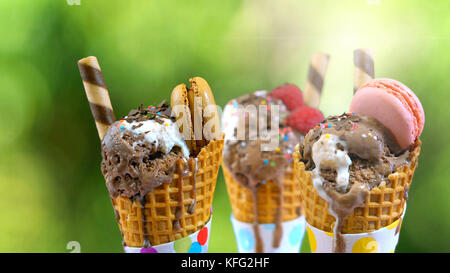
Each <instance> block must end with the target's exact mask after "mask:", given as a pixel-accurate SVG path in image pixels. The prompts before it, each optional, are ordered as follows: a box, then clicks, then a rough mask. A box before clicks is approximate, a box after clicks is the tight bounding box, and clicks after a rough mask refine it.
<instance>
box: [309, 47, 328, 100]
mask: <svg viewBox="0 0 450 273" xmlns="http://www.w3.org/2000/svg"><path fill="white" fill-rule="evenodd" d="M329 59H330V56H329V55H327V54H324V53H314V54H313V55H312V56H311V63H310V64H309V71H308V80H307V81H306V85H305V102H306V104H307V105H308V106H310V107H314V108H318V107H319V103H320V96H321V94H322V88H323V81H324V79H325V74H326V73H327V67H328V60H329Z"/></svg>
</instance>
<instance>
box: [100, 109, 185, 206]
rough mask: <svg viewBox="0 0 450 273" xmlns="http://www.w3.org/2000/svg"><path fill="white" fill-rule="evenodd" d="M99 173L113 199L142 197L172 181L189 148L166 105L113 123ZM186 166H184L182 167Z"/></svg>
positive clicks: (104, 142)
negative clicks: (100, 172)
mask: <svg viewBox="0 0 450 273" xmlns="http://www.w3.org/2000/svg"><path fill="white" fill-rule="evenodd" d="M102 156H103V160H102V172H103V175H104V176H105V179H106V185H107V187H108V190H109V192H110V195H111V197H112V198H115V197H116V196H118V195H121V196H124V197H129V198H131V197H134V196H136V195H140V196H145V195H146V194H147V193H148V192H150V191H152V190H153V189H154V188H156V187H158V186H160V185H161V184H162V183H165V182H169V181H171V180H172V175H173V174H174V172H175V170H176V168H177V162H179V161H180V160H181V161H182V162H183V163H186V162H187V160H188V159H189V149H188V147H187V145H186V142H185V140H184V137H183V135H182V134H181V133H180V131H179V130H178V126H177V124H176V123H175V122H174V121H173V119H172V117H171V109H170V108H169V107H168V105H166V104H161V105H160V106H157V107H149V109H146V108H142V107H139V109H138V110H132V111H130V113H129V114H128V116H125V117H124V118H123V119H121V120H119V121H116V122H114V123H113V124H112V125H111V127H110V128H109V129H108V131H107V133H106V135H105V138H104V139H103V142H102ZM184 165H185V164H184Z"/></svg>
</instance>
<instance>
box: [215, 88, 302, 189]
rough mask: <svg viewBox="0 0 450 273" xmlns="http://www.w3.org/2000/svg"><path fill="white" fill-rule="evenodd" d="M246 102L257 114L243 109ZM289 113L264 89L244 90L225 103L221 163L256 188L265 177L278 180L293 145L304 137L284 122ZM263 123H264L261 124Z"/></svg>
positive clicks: (280, 102) (246, 184)
mask: <svg viewBox="0 0 450 273" xmlns="http://www.w3.org/2000/svg"><path fill="white" fill-rule="evenodd" d="M249 106H250V107H254V108H253V109H254V110H256V117H252V116H251V114H248V113H245V112H243V110H244V109H246V107H249ZM274 106H277V107H278V111H277V112H276V113H275V112H273V107H274ZM240 107H241V108H240ZM260 107H262V108H264V111H267V112H266V113H267V115H264V114H262V111H261V108H260ZM247 109H251V108H247ZM288 115H289V111H288V109H287V108H286V106H285V105H284V103H283V102H282V101H281V100H278V99H276V98H272V97H270V96H268V95H267V93H266V92H265V91H257V92H254V93H251V94H245V95H243V96H241V97H239V98H237V99H235V100H232V101H231V102H230V103H228V104H227V106H226V107H225V110H224V114H223V118H222V124H223V128H224V132H225V147H224V153H223V159H224V164H225V166H226V167H227V168H228V169H229V170H230V172H231V173H232V174H233V177H234V178H235V179H236V181H238V182H239V183H241V184H242V185H243V186H245V187H248V188H257V187H258V186H259V185H261V184H264V183H265V182H266V181H278V180H280V177H282V176H283V173H284V171H285V170H286V168H287V166H288V164H289V163H290V155H291V153H292V152H293V151H294V148H295V145H296V144H297V143H298V142H299V141H302V140H303V136H302V135H301V134H300V132H298V131H296V130H293V129H292V128H291V127H289V126H287V124H286V122H285V119H286V117H287V116H288ZM260 119H261V120H263V122H261V121H260ZM264 123H265V124H266V126H265V127H264V128H263V127H261V128H260V125H261V124H264ZM239 126H243V128H245V129H244V130H242V128H239ZM239 130H242V131H239ZM240 132H241V133H240ZM242 132H243V133H242ZM270 143H272V144H275V145H274V146H271V145H270Z"/></svg>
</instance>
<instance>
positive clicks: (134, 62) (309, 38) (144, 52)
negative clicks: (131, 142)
mask: <svg viewBox="0 0 450 273" xmlns="http://www.w3.org/2000/svg"><path fill="white" fill-rule="evenodd" d="M69 2H70V1H69ZM80 2H81V5H79V6H77V5H68V2H67V1H66V0H58V1H55V0H47V1H45V0H40V1H26V0H9V1H7V0H4V1H1V2H0V23H1V24H2V26H3V27H2V28H0V35H1V37H2V39H1V41H0V60H1V61H0V86H1V89H0V114H1V116H2V117H3V118H4V121H3V122H2V128H3V130H2V134H1V135H0V148H1V150H2V154H1V155H0V195H1V196H0V207H1V209H0V218H1V219H3V224H2V225H1V226H0V234H1V235H0V251H2V252H23V251H26V252H68V250H67V249H66V244H67V243H68V242H69V241H78V242H80V244H81V251H82V252H121V251H122V248H121V236H120V232H119V229H118V227H117V224H116V222H115V218H114V215H113V210H112V209H111V202H110V200H109V196H108V194H107V191H106V187H105V185H104V180H103V177H102V175H101V172H100V160H101V156H100V143H99V141H98V136H97V133H96V129H95V124H94V122H93V120H92V117H91V114H90V110H89V106H88V103H87V101H86V97H85V94H84V91H83V86H82V83H81V80H80V76H79V72H78V69H77V65H76V62H77V60H78V59H80V58H82V57H85V56H89V55H95V56H97V57H98V59H99V62H100V65H101V67H102V70H103V73H104V77H105V81H106V83H107V85H108V86H109V90H110V96H111V100H112V103H113V106H114V110H115V112H116V115H117V116H121V115H124V114H126V113H127V111H128V109H131V108H132V107H135V106H137V105H138V104H139V103H144V104H154V103H158V102H159V101H161V100H162V99H163V98H166V99H167V98H169V94H170V92H171V90H172V88H173V87H174V86H175V85H177V84H178V83H181V82H187V80H188V78H189V77H192V76H196V75H199V76H202V77H204V78H206V79H207V80H208V82H209V83H210V84H211V86H212V88H213V91H214V94H215V97H216V102H217V103H218V104H220V105H225V103H226V102H227V101H228V100H230V99H231V98H233V97H236V96H238V95H240V94H243V93H245V92H250V91H253V90H261V89H269V90H270V89H272V88H274V87H276V86H277V85H279V84H282V83H284V82H292V83H295V84H298V85H299V86H300V87H302V86H304V84H305V81H306V75H307V69H308V66H309V57H310V56H311V54H312V53H313V52H315V51H323V52H327V53H329V54H330V55H331V59H330V64H329V67H328V73H327V77H326V80H325V86H324V91H323V96H322V101H321V107H320V108H321V110H322V111H323V112H324V114H325V115H330V114H338V113H341V112H344V111H346V110H347V108H348V105H349V102H350V100H351V96H352V84H353V65H352V54H353V53H352V51H353V49H355V48H359V47H371V48H373V49H374V52H375V70H376V75H377V77H391V78H395V79H398V80H400V81H402V82H404V83H405V84H407V85H408V86H409V87H410V88H411V89H412V90H414V91H415V92H416V94H417V95H418V96H419V98H420V99H421V101H422V103H423V106H424V109H425V112H426V125H425V129H424V132H423V135H422V141H423V149H422V155H421V158H420V166H419V168H418V169H417V171H416V175H415V179H414V183H413V186H412V188H411V191H410V195H409V196H410V201H409V203H408V212H407V214H406V218H405V220H404V222H403V223H404V224H403V228H402V233H401V237H400V242H399V245H398V248H397V250H398V252H449V251H450V244H449V243H450V217H449V208H450V205H449V202H448V199H447V198H448V196H449V195H450V186H449V184H447V183H449V180H450V168H449V163H450V160H449V157H448V155H449V154H450V145H448V135H449V134H450V127H447V126H444V125H445V124H447V121H448V120H449V119H450V110H449V107H448V100H449V99H450V93H449V92H448V91H449V87H450V86H449V77H448V71H449V54H448V49H449V31H450V17H449V16H448V14H449V11H450V10H449V4H448V1H447V0H440V1H438V0H436V1H419V0H417V1H406V0H402V1H385V0H379V1H368V0H353V1H350V0H342V1H331V0H329V1H295V0H279V1H270V0H248V1H237V0H227V1H211V0H200V1H172V0H170V1H169V0H166V1H156V0H153V1H144V0H141V1H120V2H119V1H108V0H89V1H87V0H81V1H80ZM438 131H439V132H438ZM8 187H9V188H8ZM229 217H230V205H229V202H228V197H227V194H226V189H225V185H224V181H223V178H222V173H219V179H218V185H217V190H216V195H215V200H214V221H213V227H212V228H213V231H212V239H211V243H210V251H211V252H235V251H236V246H235V242H234V234H233V231H232V228H231V223H230V221H229ZM302 251H305V252H307V251H308V246H307V239H306V240H305V242H304V244H303V248H302Z"/></svg>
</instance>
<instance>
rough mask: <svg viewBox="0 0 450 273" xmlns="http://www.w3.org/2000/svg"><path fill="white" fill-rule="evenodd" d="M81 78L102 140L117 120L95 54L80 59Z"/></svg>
mask: <svg viewBox="0 0 450 273" xmlns="http://www.w3.org/2000/svg"><path fill="white" fill-rule="evenodd" d="M78 68H79V69H80V75H81V79H82V80H83V85H84V90H85V91H86V96H87V98H88V101H89V105H90V107H91V112H92V116H93V117H94V120H95V125H96V126H97V132H98V136H99V137H100V140H103V137H104V136H105V134H106V131H108V128H109V126H110V125H111V124H112V123H113V122H114V121H115V120H116V117H115V116H114V111H113V108H112V105H111V100H110V99H109V94H108V89H107V88H106V85H105V81H104V80H103V75H102V71H101V69H100V65H99V64H98V61H97V58H96V57H94V56H90V57H86V58H83V59H81V60H79V61H78Z"/></svg>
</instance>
